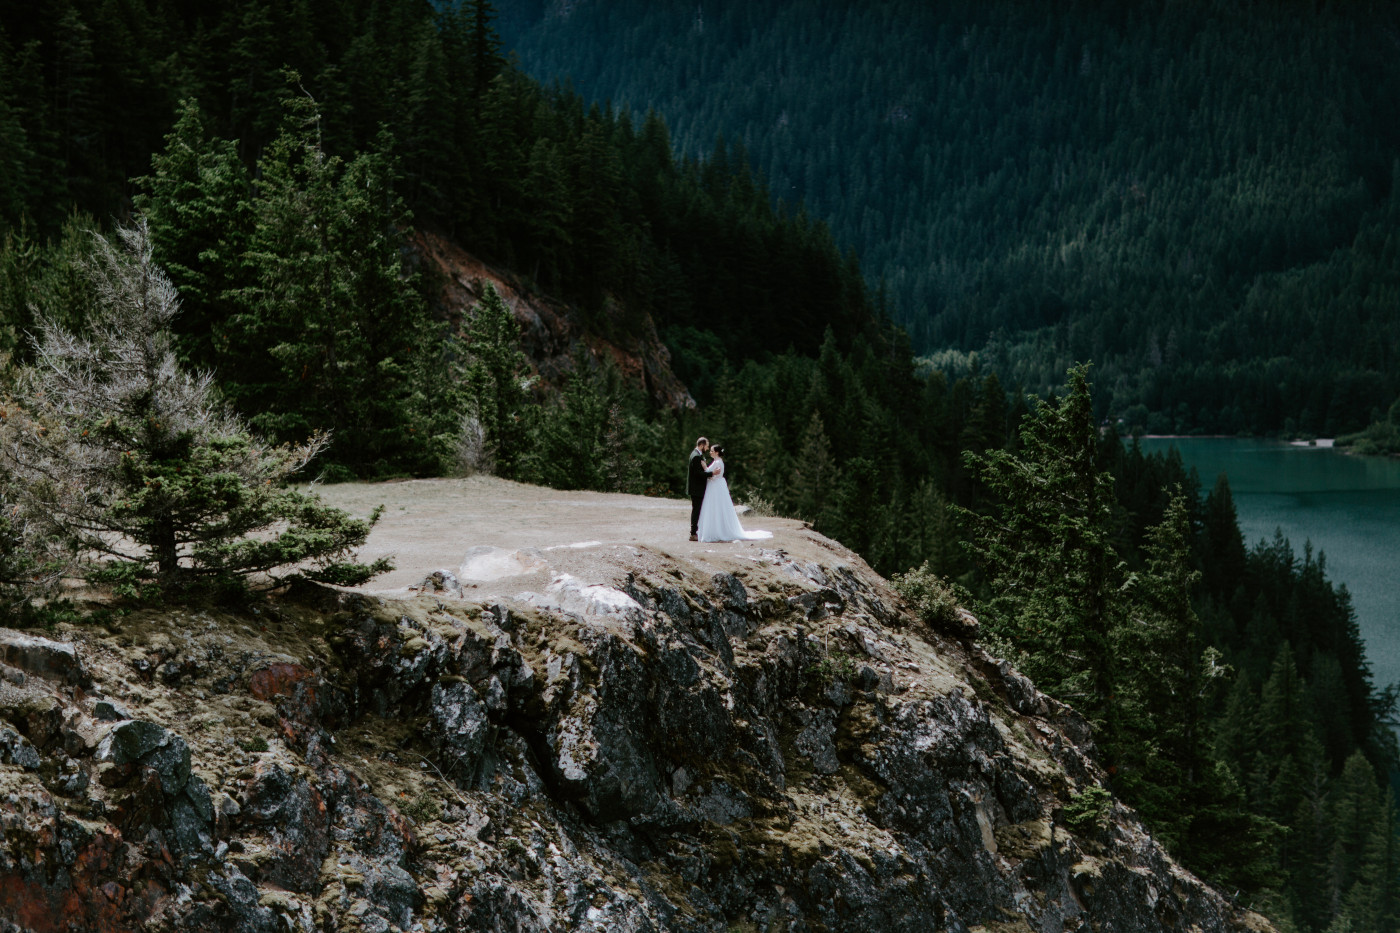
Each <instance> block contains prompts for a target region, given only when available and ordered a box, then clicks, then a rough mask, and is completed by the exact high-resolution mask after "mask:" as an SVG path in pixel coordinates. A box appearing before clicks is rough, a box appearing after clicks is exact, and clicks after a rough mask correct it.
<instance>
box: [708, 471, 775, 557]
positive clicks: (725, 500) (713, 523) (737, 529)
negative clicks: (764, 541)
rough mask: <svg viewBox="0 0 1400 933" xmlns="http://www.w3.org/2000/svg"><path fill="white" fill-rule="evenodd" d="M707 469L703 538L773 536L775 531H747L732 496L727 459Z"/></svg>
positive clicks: (755, 538)
mask: <svg viewBox="0 0 1400 933" xmlns="http://www.w3.org/2000/svg"><path fill="white" fill-rule="evenodd" d="M705 472H707V473H709V474H710V478H709V479H708V480H706V481H705V501H704V502H703V503H701V505H700V524H699V525H698V526H697V529H698V530H697V532H696V533H697V535H698V536H699V538H700V540H701V541H745V540H749V541H753V540H757V539H759V538H771V537H773V532H771V531H745V530H744V526H743V525H740V524H739V516H738V514H736V513H735V511H734V500H733V499H731V498H729V484H728V483H727V482H725V479H724V461H723V460H718V459H716V460H715V461H714V462H713V463H711V464H710V465H709V466H708V467H706V468H705Z"/></svg>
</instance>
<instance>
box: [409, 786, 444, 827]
mask: <svg viewBox="0 0 1400 933" xmlns="http://www.w3.org/2000/svg"><path fill="white" fill-rule="evenodd" d="M399 812H400V813H402V814H403V815H404V816H406V817H408V818H409V819H411V820H413V822H415V823H427V822H430V821H432V820H436V819H441V817H442V801H440V800H438V799H437V798H436V797H434V796H432V795H431V794H429V793H428V792H427V791H424V792H423V793H421V794H419V795H418V796H417V797H414V798H413V799H412V800H410V801H409V802H408V803H406V804H404V805H403V806H402V807H399Z"/></svg>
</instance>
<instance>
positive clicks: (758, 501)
mask: <svg viewBox="0 0 1400 933" xmlns="http://www.w3.org/2000/svg"><path fill="white" fill-rule="evenodd" d="M743 504H744V505H747V506H748V507H749V511H750V512H752V513H753V514H754V515H755V516H757V517H758V518H782V517H783V516H782V514H781V513H779V512H778V507H777V506H775V505H774V504H773V503H772V502H770V501H768V500H767V499H765V498H763V497H762V496H760V495H757V494H752V493H751V494H749V495H747V496H745V497H744V503H743Z"/></svg>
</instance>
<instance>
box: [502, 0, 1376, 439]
mask: <svg viewBox="0 0 1400 933" xmlns="http://www.w3.org/2000/svg"><path fill="white" fill-rule="evenodd" d="M500 6H501V8H502V23H503V27H502V28H503V31H504V33H505V35H506V36H507V38H508V40H509V43H510V45H511V47H512V48H513V49H514V50H515V51H516V52H517V53H518V54H519V56H520V62H521V66H522V68H523V69H524V70H525V71H526V72H528V73H530V74H532V75H534V76H535V77H537V78H538V79H540V80H542V81H556V80H557V81H562V82H566V83H567V84H569V85H570V86H572V87H574V88H577V89H578V91H579V92H580V93H582V94H584V95H585V96H586V97H588V98H591V99H596V100H611V101H612V102H613V103H614V104H615V105H617V106H620V107H622V108H624V109H627V110H631V111H633V112H635V113H645V112H647V111H649V110H653V109H654V110H656V111H657V112H659V113H661V114H662V115H663V116H664V117H665V118H666V120H667V122H668V124H669V125H670V126H671V128H672V132H673V133H674V134H675V139H676V143H677V146H678V148H679V149H680V150H681V151H682V152H685V153H688V154H690V155H692V156H694V157H704V156H710V157H712V158H714V159H717V160H724V161H727V162H730V163H732V164H738V165H751V166H753V167H754V168H755V169H757V170H758V171H759V172H760V173H761V175H762V176H763V177H764V178H766V179H767V183H768V185H769V188H770V192H771V195H772V196H773V197H774V198H776V199H780V200H781V201H783V202H784V203H786V204H789V205H795V204H799V203H800V204H802V205H804V206H805V208H806V210H807V211H809V212H810V213H811V214H812V215H813V216H814V217H818V218H821V219H822V220H824V221H826V222H827V223H829V224H830V226H831V229H832V231H833V233H834V234H835V236H836V237H837V239H838V240H839V241H840V242H841V243H842V244H843V245H845V246H849V247H852V248H854V249H856V250H857V251H858V252H859V254H860V256H861V260H862V263H863V266H864V268H865V270H866V273H867V275H868V276H869V278H870V281H871V282H872V285H873V287H874V288H875V290H876V293H877V294H878V295H879V296H880V298H881V303H882V304H884V305H885V306H887V307H888V308H889V309H890V311H891V313H892V315H893V316H894V318H895V319H896V320H897V321H898V322H899V323H900V324H902V325H903V326H904V327H905V328H906V329H907V330H908V332H909V333H910V335H911V336H912V338H913V342H914V346H915V348H916V350H917V352H919V353H920V354H927V353H939V352H946V351H948V350H950V349H951V350H957V351H960V352H963V353H968V352H976V353H977V354H978V355H979V356H980V357H981V358H982V359H983V360H984V362H985V363H986V364H987V365H988V366H989V367H990V368H991V369H993V370H995V371H996V372H997V373H998V374H999V375H1000V376H1001V377H1002V378H1003V379H1004V380H1006V381H1007V383H1008V384H1019V385H1023V386H1025V387H1027V388H1028V389H1029V390H1031V391H1033V392H1036V393H1038V394H1043V393H1044V392H1045V391H1047V390H1048V389H1049V388H1050V387H1051V386H1052V385H1054V384H1056V383H1057V381H1058V380H1059V379H1060V378H1061V377H1062V376H1063V373H1064V371H1065V369H1066V368H1067V367H1068V366H1069V365H1071V364H1072V363H1073V362H1075V361H1076V360H1084V359H1093V360H1095V361H1096V362H1097V364H1098V370H1097V371H1098V378H1097V381H1098V384H1099V386H1100V387H1101V391H1102V393H1103V401H1104V404H1105V408H1106V411H1105V413H1106V414H1107V415H1109V416H1111V417H1112V418H1114V419H1115V420H1119V419H1121V422H1122V426H1123V428H1124V430H1125V431H1134V430H1136V431H1146V432H1149V433H1205V434H1217V433H1218V434H1285V435H1288V436H1300V435H1314V436H1328V437H1334V436H1337V435H1340V434H1345V433H1347V432H1352V431H1356V430H1358V429H1360V428H1363V427H1365V426H1366V425H1367V424H1369V423H1371V422H1381V421H1383V420H1384V416H1385V414H1386V412H1387V411H1388V409H1389V408H1390V406H1391V405H1392V404H1393V403H1394V402H1395V401H1396V400H1397V396H1400V381H1397V380H1400V377H1398V376H1397V373H1400V366H1397V359H1396V352H1397V347H1400V239H1397V236H1400V234H1397V230H1400V201H1397V198H1400V193H1397V182H1400V124H1397V122H1396V120H1395V114H1396V113H1397V112H1400V65H1398V64H1397V62H1400V9H1397V7H1396V6H1395V5H1394V4H1388V3H1368V2H1352V0H1329V2H1319V3H1302V2H1284V3H1263V4H1261V3H1249V2H1235V0H1222V2H1204V0H1201V2H1197V0H1190V2H1177V0H1150V2H1143V3H1130V4H1123V3H1108V2H1101V0H1075V2H1066V3H1054V4H1045V3H1032V2H1026V0H990V2H988V0H953V2H946V3H920V2H916V0H877V2H871V3H859V4H854V3H851V4H844V3H825V2H821V0H757V2H753V3H691V2H662V3H656V2H643V0H620V2H615V3H597V2H593V3H589V2H580V3H567V4H565V3H546V2H543V0H508V2H505V0H503V2H502V3H501V4H500Z"/></svg>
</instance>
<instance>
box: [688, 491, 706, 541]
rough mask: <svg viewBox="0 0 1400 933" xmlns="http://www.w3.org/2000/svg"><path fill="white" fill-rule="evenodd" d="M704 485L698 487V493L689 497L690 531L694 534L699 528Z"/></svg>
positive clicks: (703, 499) (703, 500)
mask: <svg viewBox="0 0 1400 933" xmlns="http://www.w3.org/2000/svg"><path fill="white" fill-rule="evenodd" d="M704 490H705V487H704V486H701V487H700V495H698V496H694V495H693V496H691V497H690V533H691V534H695V533H696V532H697V531H698V530H699V529H700V506H701V505H703V504H704V502H705V491H704Z"/></svg>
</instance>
